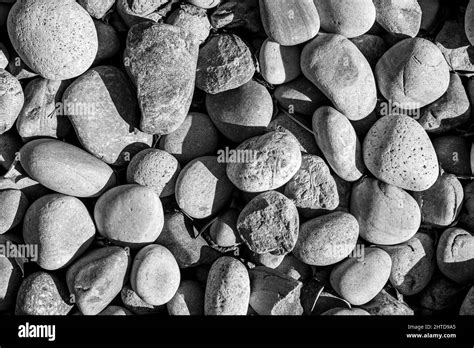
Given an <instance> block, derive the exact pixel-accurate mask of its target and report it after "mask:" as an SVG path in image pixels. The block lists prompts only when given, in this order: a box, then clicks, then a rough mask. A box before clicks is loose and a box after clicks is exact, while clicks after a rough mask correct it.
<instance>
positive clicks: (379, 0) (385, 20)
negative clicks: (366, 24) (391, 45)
mask: <svg viewBox="0 0 474 348" xmlns="http://www.w3.org/2000/svg"><path fill="white" fill-rule="evenodd" d="M374 5H375V8H376V11H377V22H378V23H379V24H380V25H381V26H382V27H383V28H384V29H385V30H387V31H388V32H389V33H391V34H395V35H401V36H410V37H415V36H416V35H417V34H418V31H419V30H420V26H421V16H422V12H421V7H420V4H419V3H418V1H417V0H374Z"/></svg>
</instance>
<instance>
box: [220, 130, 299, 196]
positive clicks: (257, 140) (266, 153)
mask: <svg viewBox="0 0 474 348" xmlns="http://www.w3.org/2000/svg"><path fill="white" fill-rule="evenodd" d="M236 152H237V154H243V155H245V156H244V160H242V158H240V159H241V160H240V161H237V160H236V161H230V162H229V163H228V164H227V176H228V177H229V179H230V181H231V182H232V183H233V184H234V185H235V186H236V187H237V188H238V189H240V190H242V191H245V192H254V193H256V192H264V191H269V190H274V189H276V188H279V187H281V186H283V185H284V184H286V183H287V182H288V181H290V179H291V178H292V177H293V176H294V175H295V174H296V172H297V171H298V169H299V168H300V166H301V152H300V146H299V143H298V140H297V139H296V138H295V137H294V136H293V135H291V134H288V133H284V132H270V133H267V134H264V135H262V136H258V137H254V138H250V139H248V140H246V141H244V142H243V143H241V144H240V145H239V146H238V147H237V149H236ZM240 157H242V156H240Z"/></svg>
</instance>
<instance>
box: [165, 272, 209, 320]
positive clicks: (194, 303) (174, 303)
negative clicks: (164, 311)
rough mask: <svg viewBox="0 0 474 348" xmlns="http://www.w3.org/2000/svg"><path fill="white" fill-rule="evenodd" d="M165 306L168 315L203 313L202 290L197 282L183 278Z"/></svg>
mask: <svg viewBox="0 0 474 348" xmlns="http://www.w3.org/2000/svg"><path fill="white" fill-rule="evenodd" d="M166 306H167V308H168V313H169V315H204V290H203V289H202V288H201V285H200V284H199V283H198V282H195V281H193V280H183V281H182V282H181V284H180V285H179V288H178V291H176V294H175V295H174V296H173V298H172V299H171V300H170V301H169V302H168V303H167V304H166Z"/></svg>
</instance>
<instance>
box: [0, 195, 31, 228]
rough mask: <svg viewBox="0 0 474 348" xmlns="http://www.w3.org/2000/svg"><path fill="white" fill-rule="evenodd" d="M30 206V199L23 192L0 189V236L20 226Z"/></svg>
mask: <svg viewBox="0 0 474 348" xmlns="http://www.w3.org/2000/svg"><path fill="white" fill-rule="evenodd" d="M28 205H29V202H28V198H27V197H26V195H25V194H24V193H23V192H22V191H20V190H15V189H0V235H1V234H3V233H5V232H8V231H9V230H11V229H12V228H14V227H16V226H17V225H18V224H20V222H21V221H22V220H23V217H24V215H25V212H26V209H27V208H28Z"/></svg>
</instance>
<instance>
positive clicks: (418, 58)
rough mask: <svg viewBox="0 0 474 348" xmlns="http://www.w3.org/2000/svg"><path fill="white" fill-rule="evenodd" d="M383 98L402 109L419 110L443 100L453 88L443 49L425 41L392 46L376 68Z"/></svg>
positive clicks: (413, 41)
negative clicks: (446, 93) (441, 98)
mask: <svg viewBox="0 0 474 348" xmlns="http://www.w3.org/2000/svg"><path fill="white" fill-rule="evenodd" d="M375 76H376V79H377V86H378V88H379V90H380V92H381V93H382V95H383V96H384V97H385V99H387V100H388V101H390V102H391V103H392V104H394V105H397V106H399V107H400V108H402V109H408V110H412V109H418V108H421V107H423V106H426V105H428V104H431V103H432V102H434V101H435V100H437V99H439V98H440V97H441V96H442V95H443V94H444V93H445V92H446V91H447V90H448V86H449V81H450V76H449V66H448V63H447V62H446V59H445V58H444V56H443V54H442V53H441V51H440V50H439V48H438V47H437V46H436V45H435V44H434V43H432V42H430V41H428V40H425V39H422V38H414V39H405V40H403V41H400V42H398V43H397V44H395V45H394V46H392V47H391V48H390V49H389V50H388V51H387V52H385V54H384V55H383V56H382V58H380V60H379V61H378V63H377V66H376V67H375Z"/></svg>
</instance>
